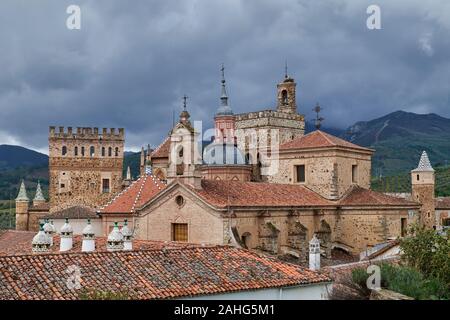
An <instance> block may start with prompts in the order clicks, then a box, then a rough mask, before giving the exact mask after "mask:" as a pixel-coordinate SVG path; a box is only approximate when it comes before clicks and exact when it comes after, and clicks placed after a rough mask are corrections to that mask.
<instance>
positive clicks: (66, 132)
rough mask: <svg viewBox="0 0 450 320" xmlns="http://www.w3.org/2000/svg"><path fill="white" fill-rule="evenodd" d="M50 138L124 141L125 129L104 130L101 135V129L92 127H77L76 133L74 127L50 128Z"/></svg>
mask: <svg viewBox="0 0 450 320" xmlns="http://www.w3.org/2000/svg"><path fill="white" fill-rule="evenodd" d="M49 138H56V139H58V138H64V139H89V140H93V139H98V140H124V139H125V130H124V128H118V129H116V128H103V129H102V131H101V133H100V132H99V128H96V127H94V128H91V127H77V128H76V131H74V130H73V128H72V127H67V128H65V127H58V130H56V127H55V126H50V127H49Z"/></svg>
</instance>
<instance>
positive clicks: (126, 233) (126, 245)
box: [120, 219, 133, 250]
mask: <svg viewBox="0 0 450 320" xmlns="http://www.w3.org/2000/svg"><path fill="white" fill-rule="evenodd" d="M120 232H121V233H122V235H123V250H133V243H132V241H131V238H132V236H133V232H132V231H131V229H130V228H128V220H127V219H125V221H124V225H123V227H122V229H121V230H120Z"/></svg>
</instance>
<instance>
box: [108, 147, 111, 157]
mask: <svg viewBox="0 0 450 320" xmlns="http://www.w3.org/2000/svg"><path fill="white" fill-rule="evenodd" d="M108 157H112V148H111V147H109V148H108Z"/></svg>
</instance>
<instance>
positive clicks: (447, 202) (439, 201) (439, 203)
mask: <svg viewBox="0 0 450 320" xmlns="http://www.w3.org/2000/svg"><path fill="white" fill-rule="evenodd" d="M435 207H436V209H444V210H446V209H450V197H441V198H436V200H435Z"/></svg>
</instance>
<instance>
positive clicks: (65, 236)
mask: <svg viewBox="0 0 450 320" xmlns="http://www.w3.org/2000/svg"><path fill="white" fill-rule="evenodd" d="M60 232H61V243H60V246H59V251H68V250H71V249H72V246H73V229H72V226H71V225H70V224H69V219H68V218H66V223H64V225H63V226H62V227H61V231H60Z"/></svg>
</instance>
